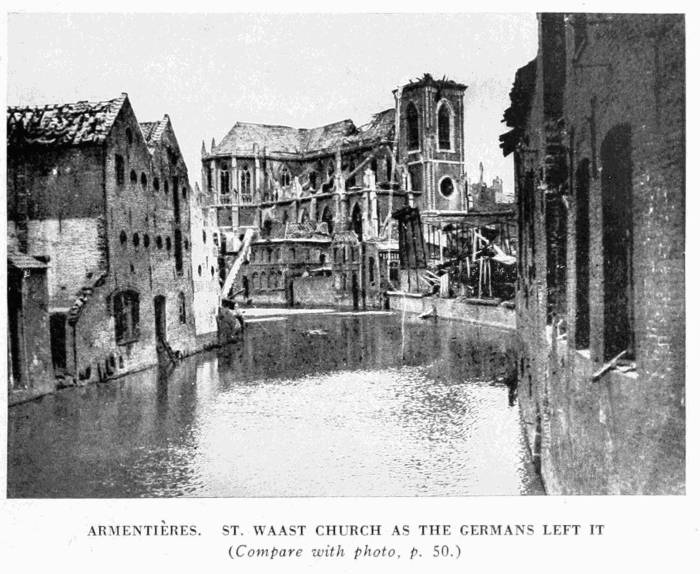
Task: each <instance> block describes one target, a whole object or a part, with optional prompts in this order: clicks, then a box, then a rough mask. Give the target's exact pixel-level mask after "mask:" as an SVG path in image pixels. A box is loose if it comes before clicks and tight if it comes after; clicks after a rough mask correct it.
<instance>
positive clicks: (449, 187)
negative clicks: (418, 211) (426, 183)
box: [440, 177, 455, 197]
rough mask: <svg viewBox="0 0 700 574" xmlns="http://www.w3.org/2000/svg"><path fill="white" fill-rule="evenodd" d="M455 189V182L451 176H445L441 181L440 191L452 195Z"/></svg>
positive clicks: (446, 195)
mask: <svg viewBox="0 0 700 574" xmlns="http://www.w3.org/2000/svg"><path fill="white" fill-rule="evenodd" d="M454 190H455V186H454V183H452V178H451V177H445V178H443V180H442V181H441V182H440V193H441V194H442V195H443V196H445V197H450V195H452V193H453V192H454Z"/></svg>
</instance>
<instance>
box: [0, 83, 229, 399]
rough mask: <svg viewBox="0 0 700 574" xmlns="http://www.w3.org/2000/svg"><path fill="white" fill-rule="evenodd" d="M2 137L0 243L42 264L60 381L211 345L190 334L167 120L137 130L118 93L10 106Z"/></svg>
mask: <svg viewBox="0 0 700 574" xmlns="http://www.w3.org/2000/svg"><path fill="white" fill-rule="evenodd" d="M7 137H8V147H7V151H8V197H7V202H8V203H7V205H8V243H9V245H10V249H11V250H14V251H16V252H18V253H23V254H26V255H30V256H33V257H41V258H42V260H44V261H46V262H47V271H48V274H47V275H48V281H47V283H48V312H49V315H50V324H51V329H50V332H51V351H52V362H53V368H54V371H55V374H56V375H57V376H59V377H64V379H65V380H66V381H72V380H79V381H92V380H101V379H104V378H107V377H110V376H116V375H120V374H123V373H126V372H129V371H134V370H138V369H141V368H144V367H147V366H150V365H153V364H155V363H156V362H157V359H158V358H164V357H168V356H171V354H172V353H173V352H176V351H179V352H181V353H183V354H187V353H191V352H193V351H195V350H196V349H198V348H199V347H200V346H201V344H202V343H203V341H204V339H206V338H207V337H211V336H212V334H211V333H203V334H202V336H203V339H200V340H198V338H197V336H196V334H195V328H194V319H193V309H192V301H193V280H192V262H191V245H190V243H191V239H190V233H191V232H190V223H191V222H190V207H189V205H190V188H189V183H188V179H187V168H186V166H185V163H184V161H183V159H182V155H181V153H180V150H179V147H178V144H177V139H176V138H175V134H174V132H173V128H172V125H171V123H170V120H169V118H168V116H165V117H164V118H163V119H162V120H160V121H156V122H150V123H143V124H139V123H138V121H137V119H136V116H135V115H134V112H133V110H132V107H131V104H130V102H129V99H128V97H127V95H126V94H122V96H121V97H119V98H116V99H113V100H109V101H103V102H92V103H88V102H78V103H72V104H57V105H48V106H39V107H10V108H8V112H7ZM10 327H11V329H13V328H15V326H13V323H12V322H11V325H10ZM213 336H214V337H215V336H216V334H215V333H214V334H213ZM32 344H35V345H39V344H41V339H39V338H37V339H35V340H34V341H32ZM11 390H12V389H11Z"/></svg>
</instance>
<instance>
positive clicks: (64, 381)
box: [7, 308, 243, 406]
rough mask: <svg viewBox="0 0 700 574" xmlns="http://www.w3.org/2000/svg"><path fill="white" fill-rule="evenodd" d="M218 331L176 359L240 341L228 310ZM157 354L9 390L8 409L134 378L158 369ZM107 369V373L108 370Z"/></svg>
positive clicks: (238, 329)
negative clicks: (86, 375) (76, 389)
mask: <svg viewBox="0 0 700 574" xmlns="http://www.w3.org/2000/svg"><path fill="white" fill-rule="evenodd" d="M217 324H218V330H217V331H213V332H210V333H202V334H200V335H196V336H194V337H193V339H192V340H191V341H190V344H189V346H187V347H183V348H181V349H177V354H178V357H179V359H182V358H185V357H189V356H192V355H197V354H199V353H202V352H205V351H208V350H210V349H214V348H217V347H221V346H224V345H227V344H230V343H234V342H236V341H238V340H240V337H241V336H242V333H243V331H242V330H241V327H240V324H239V322H238V320H237V319H236V317H235V315H234V314H232V313H231V312H230V311H229V310H227V309H225V308H221V309H220V311H219V314H218V316H217ZM158 365H159V363H158V354H157V353H153V354H152V355H151V358H150V360H144V361H142V362H140V363H124V362H122V361H114V363H109V362H108V363H100V364H99V367H100V368H99V369H98V368H97V366H98V363H91V364H90V366H91V367H94V371H93V369H92V368H91V369H90V372H91V373H93V374H94V376H91V377H90V378H80V377H75V376H72V375H70V374H68V373H63V374H62V375H61V376H57V377H54V378H53V379H52V380H51V381H47V383H46V384H44V385H41V386H33V387H29V388H20V389H9V390H8V394H7V403H8V406H14V405H19V404H22V403H26V402H28V401H33V400H35V399H38V398H40V397H43V396H45V395H49V394H52V393H54V392H56V391H58V390H61V389H65V388H70V387H84V386H86V385H89V384H92V383H102V382H107V381H111V380H115V379H120V378H122V377H125V376H127V375H133V374H135V373H139V372H142V371H146V370H148V369H152V368H154V367H158ZM108 367H109V369H108Z"/></svg>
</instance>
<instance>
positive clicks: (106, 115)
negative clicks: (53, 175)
mask: <svg viewBox="0 0 700 574" xmlns="http://www.w3.org/2000/svg"><path fill="white" fill-rule="evenodd" d="M126 99H127V95H126V94H122V95H121V96H120V97H118V98H114V99H112V100H106V101H101V102H87V101H82V102H76V103H69V104H48V105H44V106H8V108H7V142H8V145H9V144H15V145H18V144H19V145H22V144H24V145H42V146H74V145H83V144H101V143H103V142H104V141H105V140H106V139H107V136H108V135H109V132H110V130H111V129H112V125H113V124H114V120H115V119H116V117H117V114H118V113H119V111H120V110H121V108H122V106H123V105H124V102H125V101H126Z"/></svg>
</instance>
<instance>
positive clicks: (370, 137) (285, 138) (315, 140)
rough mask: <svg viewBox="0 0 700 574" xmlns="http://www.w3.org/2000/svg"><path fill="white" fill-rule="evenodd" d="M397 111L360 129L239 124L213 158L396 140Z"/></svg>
mask: <svg viewBox="0 0 700 574" xmlns="http://www.w3.org/2000/svg"><path fill="white" fill-rule="evenodd" d="M394 114H395V112H394V109H393V108H391V109H389V110H385V111H383V112H380V113H378V114H375V115H374V116H372V119H371V120H370V121H369V122H368V123H367V124H365V125H363V126H361V127H360V128H357V127H355V124H354V123H353V121H352V120H342V121H339V122H335V123H332V124H327V125H325V126H320V127H317V128H311V129H305V128H292V127H289V126H274V125H267V124H255V123H248V122H237V123H236V124H235V125H234V126H233V127H232V128H231V130H230V131H229V132H228V134H226V136H225V137H224V139H223V140H221V142H219V144H218V145H216V146H214V148H213V149H212V155H228V154H231V155H237V154H241V153H246V152H247V153H250V152H251V151H252V150H253V146H254V145H257V146H258V148H259V149H260V150H261V151H262V150H263V148H264V149H266V151H267V153H275V152H278V153H290V154H298V155H303V154H308V153H314V152H319V151H323V150H327V149H335V148H337V147H343V146H355V145H367V144H369V143H374V142H377V141H382V140H388V139H393V137H394V117H395V116H394Z"/></svg>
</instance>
